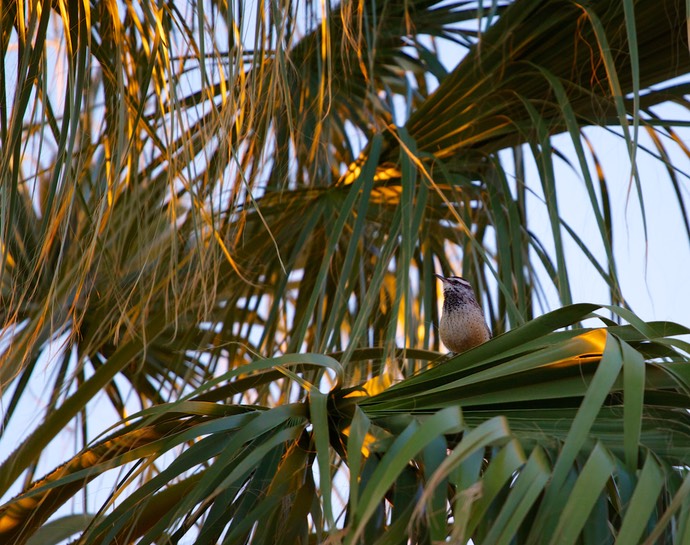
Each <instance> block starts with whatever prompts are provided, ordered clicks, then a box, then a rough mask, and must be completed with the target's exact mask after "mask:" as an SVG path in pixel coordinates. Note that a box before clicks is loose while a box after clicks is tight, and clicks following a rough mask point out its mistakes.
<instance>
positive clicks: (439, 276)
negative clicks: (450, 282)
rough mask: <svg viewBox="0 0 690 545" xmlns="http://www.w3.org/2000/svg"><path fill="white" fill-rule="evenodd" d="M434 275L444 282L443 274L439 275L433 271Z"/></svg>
mask: <svg viewBox="0 0 690 545" xmlns="http://www.w3.org/2000/svg"><path fill="white" fill-rule="evenodd" d="M434 276H436V277H438V279H439V280H440V281H441V282H445V281H446V277H445V276H441V275H440V274H438V273H434Z"/></svg>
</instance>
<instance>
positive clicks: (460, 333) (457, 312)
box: [436, 274, 491, 354]
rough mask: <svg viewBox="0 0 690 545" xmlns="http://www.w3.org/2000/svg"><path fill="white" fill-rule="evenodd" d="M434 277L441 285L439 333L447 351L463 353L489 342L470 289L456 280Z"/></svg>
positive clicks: (477, 304) (486, 328)
mask: <svg viewBox="0 0 690 545" xmlns="http://www.w3.org/2000/svg"><path fill="white" fill-rule="evenodd" d="M436 276H437V277H438V278H439V279H440V280H441V282H443V299H444V301H443V314H442V315H441V323H440V328H439V333H440V334H441V340H442V341H443V344H445V345H446V347H447V348H448V350H450V351H451V352H453V353H454V354H459V353H460V352H465V351H466V350H469V349H470V348H474V347H475V346H478V345H480V344H482V343H485V342H486V341H488V340H489V339H490V338H491V330H490V329H489V326H488V325H486V320H485V318H484V312H483V311H482V307H480V306H479V303H478V302H477V298H476V297H475V295H474V290H473V289H472V285H471V284H470V283H469V282H468V281H467V280H465V279H464V278H461V277H459V276H448V277H445V276H442V275H440V274H436Z"/></svg>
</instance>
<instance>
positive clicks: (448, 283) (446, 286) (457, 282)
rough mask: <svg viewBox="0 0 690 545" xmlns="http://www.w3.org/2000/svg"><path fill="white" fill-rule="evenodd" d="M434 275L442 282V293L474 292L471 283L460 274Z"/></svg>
mask: <svg viewBox="0 0 690 545" xmlns="http://www.w3.org/2000/svg"><path fill="white" fill-rule="evenodd" d="M436 276H437V277H438V279H439V280H440V281H441V282H443V293H446V292H449V291H451V292H456V293H457V292H460V293H466V292H470V293H472V294H474V290H472V284H470V283H469V282H468V281H467V280H465V279H464V278H462V277H460V276H441V275H440V274H436Z"/></svg>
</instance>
